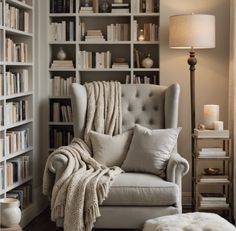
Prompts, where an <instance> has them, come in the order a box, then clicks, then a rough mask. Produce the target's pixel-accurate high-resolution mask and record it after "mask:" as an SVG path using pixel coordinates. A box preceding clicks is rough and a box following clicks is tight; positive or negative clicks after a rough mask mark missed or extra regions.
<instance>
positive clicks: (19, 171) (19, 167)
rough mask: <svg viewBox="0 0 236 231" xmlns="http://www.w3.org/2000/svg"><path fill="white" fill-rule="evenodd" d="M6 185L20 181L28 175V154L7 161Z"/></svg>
mask: <svg viewBox="0 0 236 231" xmlns="http://www.w3.org/2000/svg"><path fill="white" fill-rule="evenodd" d="M6 174H7V178H6V180H7V182H6V183H7V186H8V187H9V186H11V185H13V184H14V183H16V182H19V181H22V180H24V179H26V178H27V177H29V176H30V160H29V156H20V157H18V158H14V159H11V160H9V161H8V162H7V171H6Z"/></svg>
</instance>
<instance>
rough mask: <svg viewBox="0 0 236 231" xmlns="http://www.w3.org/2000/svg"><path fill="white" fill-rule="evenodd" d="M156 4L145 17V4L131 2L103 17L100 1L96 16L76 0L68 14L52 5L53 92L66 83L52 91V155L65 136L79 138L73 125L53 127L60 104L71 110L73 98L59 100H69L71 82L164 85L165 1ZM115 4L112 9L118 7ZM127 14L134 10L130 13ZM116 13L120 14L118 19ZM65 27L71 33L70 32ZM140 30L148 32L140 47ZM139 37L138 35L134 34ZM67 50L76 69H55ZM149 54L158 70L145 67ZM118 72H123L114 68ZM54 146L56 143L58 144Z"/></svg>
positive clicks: (50, 58)
mask: <svg viewBox="0 0 236 231" xmlns="http://www.w3.org/2000/svg"><path fill="white" fill-rule="evenodd" d="M152 1H153V4H149V7H151V6H152V7H151V8H148V6H146V7H147V8H146V9H145V12H146V13H141V9H139V8H140V7H139V5H140V3H141V0H125V1H124V3H126V4H127V3H128V6H127V5H126V4H125V5H123V6H122V5H120V6H118V9H117V8H116V9H115V7H114V5H113V6H112V5H111V8H113V9H111V13H101V12H100V9H99V3H101V2H99V0H94V1H89V2H90V3H89V4H91V6H92V4H94V5H93V7H92V8H90V9H91V12H88V11H87V10H86V9H83V8H81V7H83V6H84V1H80V0H75V1H74V2H75V5H73V6H72V8H71V5H69V6H68V8H62V7H61V6H60V5H59V6H58V5H56V6H55V3H56V4H57V2H56V0H51V1H48V9H47V10H48V42H47V45H48V50H49V51H48V79H49V83H50V84H49V86H54V88H55V85H54V84H55V82H57V81H58V79H59V80H60V84H58V85H60V87H58V89H57V91H56V90H55V89H54V88H53V87H49V91H48V102H49V107H48V115H49V118H48V135H49V137H50V138H49V139H48V140H49V142H48V143H49V145H48V150H49V152H52V151H54V147H56V146H57V145H54V144H55V143H56V141H55V140H60V139H61V136H62V137H65V136H66V135H68V133H71V134H73V126H72V125H73V123H64V122H63V123H58V122H51V121H53V119H52V118H53V116H52V115H53V112H54V109H55V108H53V107H55V103H59V104H60V106H61V105H71V104H70V97H69V96H67V97H64V96H62V97H61V96H56V97H55V96H53V95H60V94H62V95H63V93H61V92H60V91H61V89H62V88H63V87H62V86H63V84H61V82H63V83H64V84H65V85H66V83H65V82H66V80H67V79H69V78H70V77H74V78H75V81H76V82H79V83H81V84H84V83H85V82H91V81H94V80H99V81H103V80H105V81H109V80H117V81H120V82H121V83H151V84H159V82H160V79H159V72H160V69H159V67H160V64H159V63H160V60H159V59H160V57H159V52H160V49H159V44H160V41H159V31H158V30H159V26H160V17H159V16H160V13H159V0H152ZM109 2H110V3H112V2H113V1H109ZM53 3H54V4H53ZM147 5H148V4H147ZM91 6H90V7H91ZM127 8H129V9H128V10H127ZM83 10H84V12H83ZM112 10H113V12H116V13H113V12H112ZM117 10H118V12H117ZM65 12H67V13H65ZM68 12H71V13H68ZM139 12H140V13H139ZM142 12H143V9H142ZM71 22H72V24H73V25H74V26H73V28H74V30H73V32H71V27H69V30H68V28H67V27H68V23H69V25H70V23H71ZM65 24H66V29H64V25H65ZM55 25H57V26H58V27H59V29H56V31H55V30H54V29H55ZM60 26H62V29H60ZM58 27H57V28H58ZM144 27H145V28H144ZM140 29H143V30H144V32H145V41H142V42H140V41H138V35H139V32H140ZM58 31H59V32H58ZM135 31H136V33H134V32H135ZM61 34H63V36H62V38H63V39H62V38H61V37H60V35H61ZM71 34H73V35H74V36H73V37H72V38H73V39H68V38H71ZM64 35H65V36H64ZM68 35H69V36H68ZM135 35H137V36H135ZM65 37H66V39H65ZM54 40H55V41H54ZM57 40H58V41H57ZM61 40H71V41H61ZM61 48H62V49H63V50H64V51H65V53H66V54H67V58H66V60H67V61H69V60H72V61H73V64H74V68H73V69H72V68H67V67H66V66H64V67H63V66H61V67H60V68H55V66H52V65H51V64H52V63H56V62H54V61H56V60H57V54H58V52H59V50H60V49H61ZM135 52H136V53H135ZM148 54H150V55H151V58H152V59H153V61H154V65H153V68H142V66H141V65H140V64H141V63H142V60H143V59H144V58H146V56H147V55H148ZM82 60H83V61H82ZM117 60H118V61H117ZM120 60H121V61H120ZM119 62H121V63H119ZM138 64H139V65H138ZM114 66H115V67H117V68H112V67H114ZM51 67H53V68H51ZM137 67H138V68H137ZM58 77H59V78H58ZM75 81H74V82H75ZM57 83H58V82H57ZM65 85H64V87H65ZM52 89H54V90H52ZM59 89H60V90H59ZM54 91H56V92H57V93H55V92H54ZM65 95H69V94H65ZM56 107H57V105H56ZM55 111H56V110H55ZM54 113H55V112H54ZM56 113H57V111H56ZM55 121H59V120H58V119H57V120H55ZM64 121H67V120H64ZM68 121H70V120H68ZM69 138H70V136H69ZM52 140H53V141H55V142H52ZM68 140H69V139H68Z"/></svg>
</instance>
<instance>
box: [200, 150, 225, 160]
mask: <svg viewBox="0 0 236 231" xmlns="http://www.w3.org/2000/svg"><path fill="white" fill-rule="evenodd" d="M224 156H226V151H225V150H223V148H201V150H200V151H199V157H200V158H208V157H224Z"/></svg>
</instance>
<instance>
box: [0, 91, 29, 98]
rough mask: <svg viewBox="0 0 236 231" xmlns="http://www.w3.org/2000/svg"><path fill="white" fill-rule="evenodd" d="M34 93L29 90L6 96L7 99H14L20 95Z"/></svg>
mask: <svg viewBox="0 0 236 231" xmlns="http://www.w3.org/2000/svg"><path fill="white" fill-rule="evenodd" d="M32 94H33V92H32V91H28V92H23V93H18V94H13V95H8V96H6V97H5V99H14V98H19V97H24V96H29V95H32Z"/></svg>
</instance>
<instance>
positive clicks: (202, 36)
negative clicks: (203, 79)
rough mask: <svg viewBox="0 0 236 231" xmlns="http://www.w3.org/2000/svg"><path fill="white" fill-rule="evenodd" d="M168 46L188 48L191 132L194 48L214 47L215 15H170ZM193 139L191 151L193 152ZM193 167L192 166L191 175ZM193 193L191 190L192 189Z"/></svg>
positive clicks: (193, 108) (193, 123)
mask: <svg viewBox="0 0 236 231" xmlns="http://www.w3.org/2000/svg"><path fill="white" fill-rule="evenodd" d="M169 46H170V48H176V49H189V50H190V51H189V58H188V64H189V70H190V97H191V132H192V133H193V131H194V128H195V126H196V118H195V65H196V64H197V59H196V57H195V49H204V48H214V47H215V16H213V15H204V14H186V15H175V16H171V17H170V27H169ZM193 149H194V145H193V140H192V142H191V151H192V152H193ZM193 172H194V169H193V167H192V175H193ZM192 193H193V190H192Z"/></svg>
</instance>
